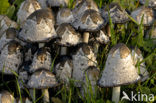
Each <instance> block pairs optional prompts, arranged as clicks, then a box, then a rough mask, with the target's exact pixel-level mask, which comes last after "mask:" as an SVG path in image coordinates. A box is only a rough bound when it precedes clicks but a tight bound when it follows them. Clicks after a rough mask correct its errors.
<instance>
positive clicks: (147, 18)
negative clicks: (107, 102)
mask: <svg viewBox="0 0 156 103" xmlns="http://www.w3.org/2000/svg"><path fill="white" fill-rule="evenodd" d="M145 1H146V0H140V3H141V4H145ZM69 2H70V0H25V1H24V2H23V3H22V4H21V6H20V8H19V10H18V12H17V22H18V24H19V26H18V24H17V23H16V22H14V21H12V20H10V19H9V18H8V17H7V16H3V15H0V74H2V75H3V76H5V75H6V76H8V75H12V76H15V78H17V81H18V83H19V88H20V89H21V91H22V90H23V92H24V89H29V91H30V96H29V98H30V100H32V102H35V101H36V98H35V95H36V94H37V93H36V94H35V92H34V91H35V90H36V91H39V90H42V94H43V95H42V96H43V102H44V103H50V102H51V97H50V94H49V91H48V89H52V88H56V87H60V86H62V85H65V86H67V87H69V86H70V85H71V81H74V86H75V87H76V88H78V89H79V90H80V93H81V94H82V97H84V98H85V93H87V92H88V88H89V89H92V94H93V95H96V88H97V87H98V86H99V87H113V95H112V101H114V102H115V103H118V102H119V98H120V86H123V85H128V84H134V83H136V82H138V81H141V82H143V81H145V80H146V79H147V78H148V77H149V73H148V71H147V70H146V65H145V62H141V64H140V65H139V66H136V65H137V64H138V62H140V61H142V60H143V55H142V53H141V50H139V48H133V49H130V48H129V47H128V45H126V44H124V43H120V42H118V43H117V44H115V45H111V43H110V42H111V41H112V39H113V37H112V34H111V32H110V27H111V23H110V21H112V23H113V25H118V24H119V25H120V24H125V23H127V22H129V21H130V22H132V21H131V19H130V18H129V16H131V18H133V19H134V20H135V21H136V22H137V23H138V24H140V23H141V20H143V22H142V23H143V25H144V26H148V27H151V26H152V24H154V21H155V20H156V18H155V17H156V16H155V10H154V9H153V8H155V4H153V3H155V1H154V0H149V5H148V6H149V7H145V6H141V7H139V8H137V9H136V10H134V11H133V12H132V13H131V15H129V13H128V12H127V11H126V10H125V9H123V8H122V7H121V6H120V5H119V4H118V3H111V4H110V5H106V6H103V7H102V8H99V7H98V6H97V4H96V3H95V2H94V1H93V0H76V1H75V2H74V4H75V6H74V8H73V9H70V8H68V4H69ZM110 18H111V19H110ZM18 27H20V29H19V28H18ZM113 28H114V29H115V26H114V27H113ZM155 34H156V33H155V27H154V30H153V31H152V36H149V35H150V34H147V36H146V37H147V38H149V37H152V38H156V36H155ZM92 44H93V45H92ZM155 44H156V43H155ZM106 45H107V46H109V48H110V47H112V46H113V47H112V48H111V49H110V50H108V51H109V53H108V54H106V56H107V57H106V58H107V59H106V62H105V67H104V70H102V69H101V68H100V67H99V66H98V60H97V58H98V52H99V51H98V50H99V47H100V46H104V47H107V46H106ZM109 48H108V49H109ZM106 53H107V52H106ZM100 70H102V72H100ZM100 76H101V77H100ZM90 87H91V88H90ZM22 96H23V94H22ZM89 96H91V93H90V94H89ZM6 98H7V99H6ZM15 99H16V98H14V97H13V96H12V95H11V94H10V93H9V92H6V91H4V92H1V93H0V102H2V103H11V102H15V101H17V100H15ZM25 100H26V101H27V102H26V101H25V103H31V101H30V100H29V99H28V97H27V98H26V99H25ZM20 102H21V101H19V102H18V103H20Z"/></svg>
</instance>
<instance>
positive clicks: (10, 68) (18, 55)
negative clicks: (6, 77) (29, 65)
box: [0, 41, 23, 75]
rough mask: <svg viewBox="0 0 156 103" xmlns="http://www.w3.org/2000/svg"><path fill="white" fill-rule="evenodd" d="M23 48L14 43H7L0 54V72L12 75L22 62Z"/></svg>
mask: <svg viewBox="0 0 156 103" xmlns="http://www.w3.org/2000/svg"><path fill="white" fill-rule="evenodd" d="M22 49H23V47H22V46H21V45H20V44H19V43H18V42H16V41H11V42H9V43H8V44H7V45H6V46H5V47H4V48H3V49H2V51H1V54H0V72H3V73H4V74H10V75H14V72H16V73H17V72H18V69H19V67H20V66H21V64H22V62H23V52H22Z"/></svg>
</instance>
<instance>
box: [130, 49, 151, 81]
mask: <svg viewBox="0 0 156 103" xmlns="http://www.w3.org/2000/svg"><path fill="white" fill-rule="evenodd" d="M132 58H133V61H134V65H136V64H137V62H141V61H142V60H143V56H142V53H141V51H140V49H139V48H134V49H132ZM138 74H139V75H140V76H141V81H142V82H143V81H145V80H146V79H148V78H149V73H148V71H147V70H146V65H145V62H143V63H141V64H140V65H139V67H138Z"/></svg>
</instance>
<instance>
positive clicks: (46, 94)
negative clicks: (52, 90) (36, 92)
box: [42, 89, 50, 103]
mask: <svg viewBox="0 0 156 103" xmlns="http://www.w3.org/2000/svg"><path fill="white" fill-rule="evenodd" d="M42 93H43V102H44V103H49V102H50V101H49V92H48V89H42Z"/></svg>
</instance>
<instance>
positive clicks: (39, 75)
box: [27, 68, 58, 89]
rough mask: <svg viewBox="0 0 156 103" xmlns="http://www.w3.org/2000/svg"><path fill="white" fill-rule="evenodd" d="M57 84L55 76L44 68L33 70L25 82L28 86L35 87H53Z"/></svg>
mask: <svg viewBox="0 0 156 103" xmlns="http://www.w3.org/2000/svg"><path fill="white" fill-rule="evenodd" d="M57 85H58V82H57V80H56V78H55V75H54V74H53V73H52V72H50V71H48V70H46V69H44V68H43V69H39V70H37V71H35V72H34V73H33V74H32V75H31V76H30V79H29V81H28V83H27V87H28V88H35V89H46V88H53V87H55V86H57Z"/></svg>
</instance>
